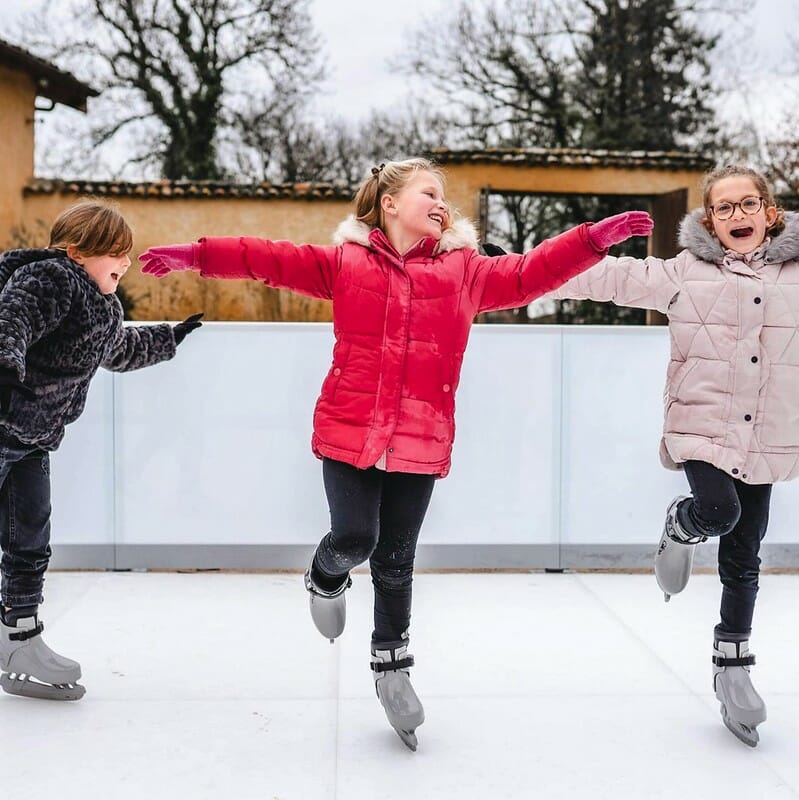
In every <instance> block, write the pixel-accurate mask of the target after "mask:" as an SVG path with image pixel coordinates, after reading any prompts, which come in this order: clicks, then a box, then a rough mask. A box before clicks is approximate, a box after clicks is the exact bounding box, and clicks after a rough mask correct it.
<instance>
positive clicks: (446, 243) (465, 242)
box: [333, 214, 479, 253]
mask: <svg viewBox="0 0 799 800" xmlns="http://www.w3.org/2000/svg"><path fill="white" fill-rule="evenodd" d="M371 231H372V228H370V227H369V226H368V225H367V224H366V223H365V222H358V220H357V219H355V216H354V215H353V214H350V215H349V216H348V217H347V218H346V219H345V220H344V221H343V222H342V223H341V224H340V225H339V226H338V228H336V231H335V233H334V234H333V243H334V244H344V243H345V242H354V243H355V244H361V245H363V246H364V247H369V246H370V244H369V234H370V233H371ZM478 246H479V244H478V240H477V229H476V228H475V227H474V224H473V223H472V222H471V220H468V219H466V217H458V218H457V219H455V221H454V222H453V223H452V226H451V227H449V228H447V230H445V231H444V234H443V235H442V237H441V240H440V241H439V243H438V252H439V253H445V252H447V251H449V250H460V249H461V248H464V247H469V248H471V249H472V250H477V248H478Z"/></svg>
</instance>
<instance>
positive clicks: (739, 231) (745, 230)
mask: <svg viewBox="0 0 799 800" xmlns="http://www.w3.org/2000/svg"><path fill="white" fill-rule="evenodd" d="M754 232H755V229H754V228H753V227H751V226H750V225H746V226H745V227H742V228H731V229H730V236H732V237H734V238H736V239H748V238H749V237H750V236H751V235H752V234H753V233H754Z"/></svg>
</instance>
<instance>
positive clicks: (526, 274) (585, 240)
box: [470, 211, 652, 311]
mask: <svg viewBox="0 0 799 800" xmlns="http://www.w3.org/2000/svg"><path fill="white" fill-rule="evenodd" d="M651 231H652V219H651V218H650V216H649V215H648V214H647V213H646V212H643V211H630V212H626V213H624V214H617V215H615V216H613V217H608V218H607V219H605V220H601V221H600V222H598V223H596V224H595V225H593V226H590V225H588V224H583V225H579V226H578V227H576V228H572V229H571V230H569V231H566V232H565V233H562V234H560V235H559V236H556V237H554V238H552V239H547V240H545V241H543V242H541V244H539V245H538V246H537V247H535V248H533V249H532V250H530V251H529V252H527V253H525V254H524V255H516V254H506V255H501V256H499V257H493V258H490V257H485V256H478V255H475V256H474V257H473V258H472V260H471V263H470V267H472V269H473V279H472V286H473V289H475V290H477V291H479V292H480V296H479V299H478V301H477V306H478V310H479V311H492V310H496V309H501V308H512V307H514V306H520V305H523V304H525V303H529V302H531V301H532V300H534V299H535V298H536V297H540V296H541V295H544V294H547V293H549V292H551V291H553V290H554V289H556V288H557V287H558V286H560V285H561V284H563V283H565V282H566V281H568V280H569V279H571V278H573V277H574V276H576V275H578V274H579V273H581V272H583V271H584V270H586V269H588V268H589V267H591V266H593V265H594V264H596V263H597V262H598V261H599V260H600V259H601V258H602V257H603V256H604V255H606V254H607V248H608V247H610V246H611V245H613V244H618V243H619V242H622V241H624V240H625V239H627V238H629V237H630V236H647V235H649V233H651Z"/></svg>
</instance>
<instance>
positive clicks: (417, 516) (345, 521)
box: [312, 458, 436, 644]
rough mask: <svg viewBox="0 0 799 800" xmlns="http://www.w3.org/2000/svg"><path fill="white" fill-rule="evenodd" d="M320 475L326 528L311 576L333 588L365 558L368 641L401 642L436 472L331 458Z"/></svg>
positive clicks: (409, 615)
mask: <svg viewBox="0 0 799 800" xmlns="http://www.w3.org/2000/svg"><path fill="white" fill-rule="evenodd" d="M322 475H323V477H324V482H325V492H326V493H327V501H328V504H329V506H330V533H328V534H327V535H326V536H325V537H324V539H322V541H321V542H320V543H319V546H318V547H317V549H316V555H315V557H314V562H313V570H312V577H313V579H314V580H315V581H316V582H317V583H318V584H319V585H321V586H322V588H325V589H334V588H336V587H338V586H341V584H342V582H343V581H344V580H346V576H347V574H348V573H349V571H350V570H351V569H353V567H357V566H358V564H362V563H363V562H364V561H366V559H367V558H368V559H369V567H370V568H371V571H372V584H373V585H374V590H375V611H374V624H375V628H374V632H373V633H372V641H373V642H375V643H378V644H388V643H393V642H399V641H400V640H402V639H403V638H404V637H405V636H407V630H408V625H409V624H410V620H411V584H412V581H413V559H414V556H415V554H416V541H417V539H418V538H419V530H420V528H421V527H422V521H423V520H424V516H425V513H426V512H427V506H428V504H429V503H430V496H431V494H432V493H433V485H434V484H435V480H436V479H435V476H433V475H413V474H410V473H407V472H384V471H383V470H379V469H376V468H375V467H370V468H369V469H357V468H356V467H352V466H350V465H349V464H344V463H343V462H341V461H334V460H333V459H330V458H325V459H324V460H323V462H322Z"/></svg>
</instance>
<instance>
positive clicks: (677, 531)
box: [655, 495, 707, 603]
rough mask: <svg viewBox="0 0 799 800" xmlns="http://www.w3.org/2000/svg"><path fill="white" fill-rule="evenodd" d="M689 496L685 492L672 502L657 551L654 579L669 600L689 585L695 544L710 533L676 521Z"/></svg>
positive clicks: (702, 540)
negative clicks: (695, 532) (687, 528)
mask: <svg viewBox="0 0 799 800" xmlns="http://www.w3.org/2000/svg"><path fill="white" fill-rule="evenodd" d="M687 499H688V498H687V497H685V496H684V495H683V496H680V497H675V498H674V500H672V501H671V505H670V506H669V508H668V510H667V511H666V522H665V523H664V525H663V534H662V535H661V537H660V543H659V544H658V549H657V553H655V578H656V579H657V582H658V586H660V588H661V589H662V591H663V598H664V600H665V601H666V602H667V603H668V602H669V600H671V596H672V595H673V594H679V593H680V592H681V591H682V590H683V589H684V588H685V587H686V585H687V584H688V578H690V577H691V566H692V564H693V563H694V550H695V549H696V545H698V544H699V543H700V542H704V541H705V540H706V539H707V536H692V535H691V534H690V533H686V532H685V531H684V530H683V529H682V527H681V526H680V523H679V522H678V521H677V506H678V505H679V504H680V503H681V502H682V501H683V500H687Z"/></svg>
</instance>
